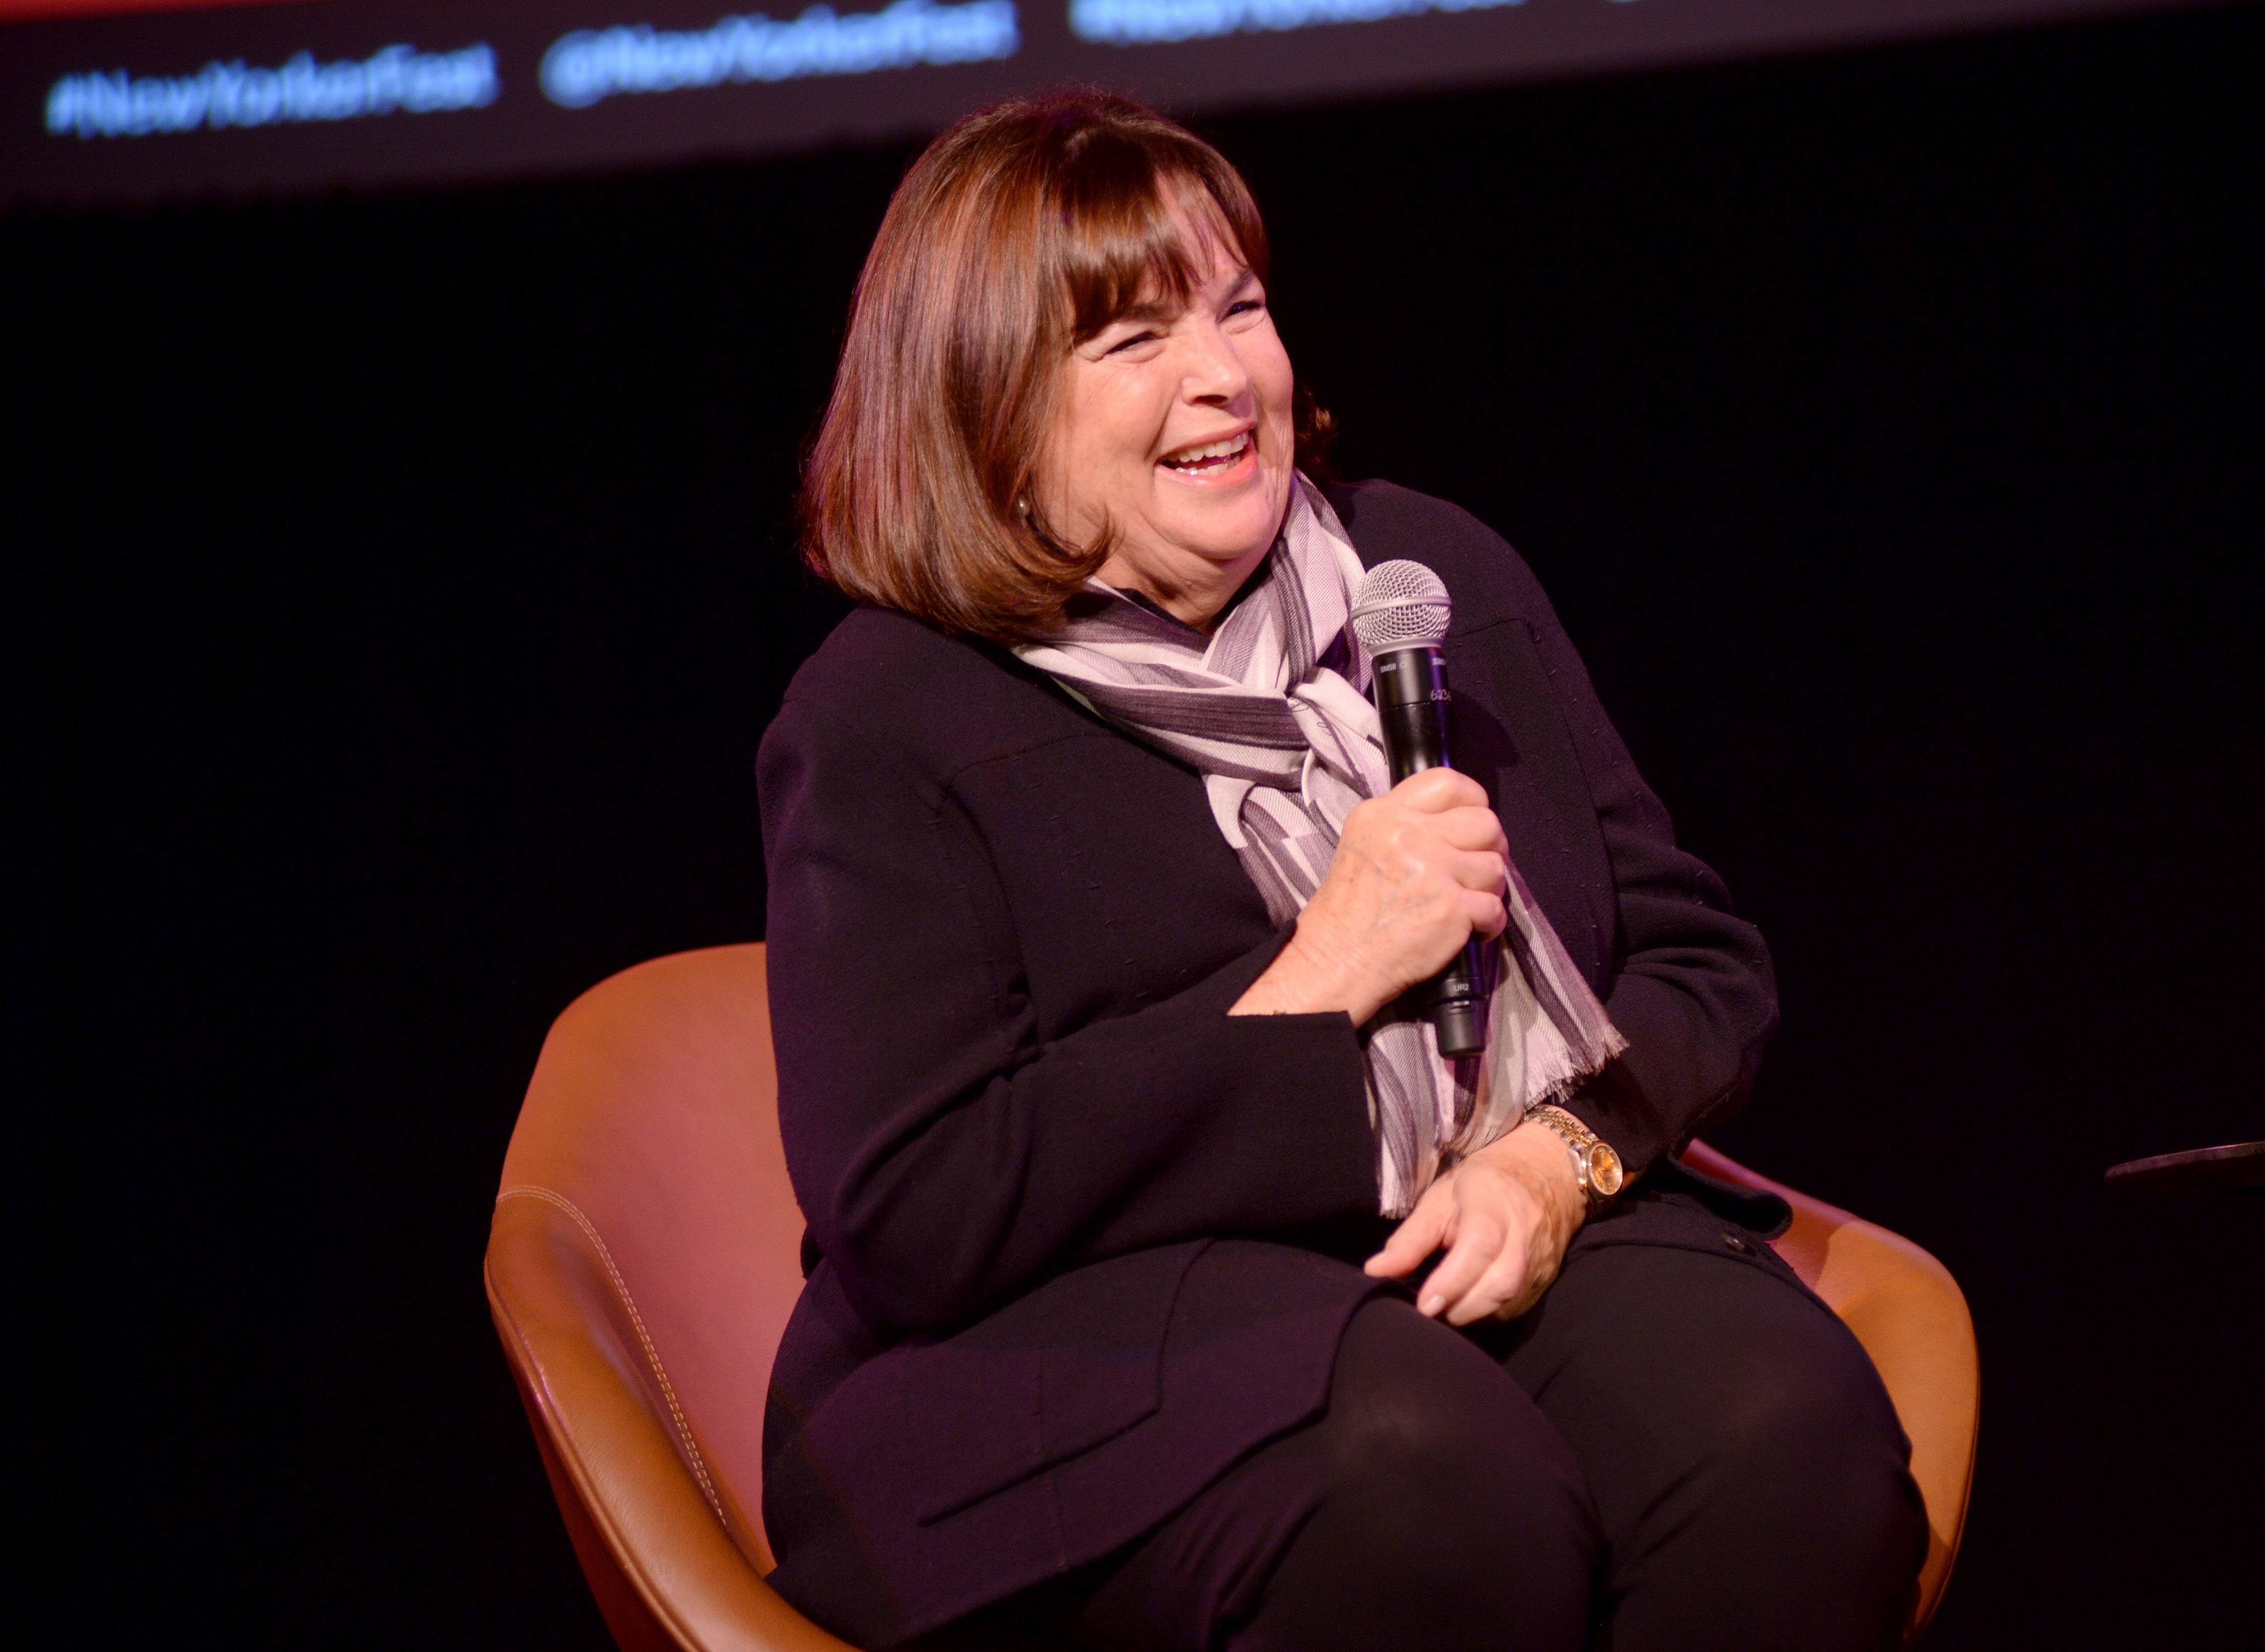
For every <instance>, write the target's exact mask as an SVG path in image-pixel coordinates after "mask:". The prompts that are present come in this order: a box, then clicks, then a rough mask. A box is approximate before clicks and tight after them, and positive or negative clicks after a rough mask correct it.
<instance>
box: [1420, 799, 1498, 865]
mask: <svg viewBox="0 0 2265 1652" xmlns="http://www.w3.org/2000/svg"><path fill="white" fill-rule="evenodd" d="M1425 819H1427V820H1428V821H1429V822H1430V823H1431V829H1432V830H1433V831H1434V832H1436V833H1438V836H1439V840H1440V841H1441V842H1443V843H1446V844H1449V845H1451V846H1453V848H1459V849H1474V850H1480V851H1483V852H1484V853H1486V854H1489V855H1508V854H1509V853H1510V840H1509V839H1507V838H1505V837H1504V836H1503V834H1502V821H1501V819H1500V818H1499V817H1498V816H1497V815H1496V813H1495V811H1493V810H1492V809H1490V808H1488V807H1487V806H1486V805H1485V804H1480V805H1479V806H1477V807H1476V808H1461V809H1449V810H1446V811H1442V812H1441V813H1438V814H1436V815H1429V816H1426V817H1425Z"/></svg>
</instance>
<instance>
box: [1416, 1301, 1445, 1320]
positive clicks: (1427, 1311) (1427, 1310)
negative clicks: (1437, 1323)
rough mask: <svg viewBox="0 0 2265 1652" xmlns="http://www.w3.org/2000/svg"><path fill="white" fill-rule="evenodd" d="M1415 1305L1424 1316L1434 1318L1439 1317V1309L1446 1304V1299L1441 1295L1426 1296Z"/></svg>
mask: <svg viewBox="0 0 2265 1652" xmlns="http://www.w3.org/2000/svg"><path fill="white" fill-rule="evenodd" d="M1416 1306H1417V1312H1418V1313H1420V1314H1423V1315H1424V1318H1426V1319H1431V1320H1436V1319H1438V1317H1439V1310H1440V1309H1441V1308H1444V1307H1446V1306H1447V1299H1446V1298H1445V1297H1443V1296H1427V1297H1425V1298H1424V1299H1423V1300H1422V1301H1421V1302H1419V1303H1417V1305H1416Z"/></svg>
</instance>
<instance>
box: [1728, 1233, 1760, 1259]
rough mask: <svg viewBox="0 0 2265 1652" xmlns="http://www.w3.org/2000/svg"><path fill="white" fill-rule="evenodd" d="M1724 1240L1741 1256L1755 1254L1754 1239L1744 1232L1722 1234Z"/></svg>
mask: <svg viewBox="0 0 2265 1652" xmlns="http://www.w3.org/2000/svg"><path fill="white" fill-rule="evenodd" d="M1722 1242H1723V1243H1724V1244H1726V1245H1728V1246H1729V1247H1730V1248H1731V1249H1732V1250H1735V1251H1737V1253H1738V1255H1741V1256H1751V1255H1753V1254H1754V1241H1752V1240H1751V1239H1748V1238H1747V1237H1746V1236H1745V1235H1744V1234H1723V1235H1722Z"/></svg>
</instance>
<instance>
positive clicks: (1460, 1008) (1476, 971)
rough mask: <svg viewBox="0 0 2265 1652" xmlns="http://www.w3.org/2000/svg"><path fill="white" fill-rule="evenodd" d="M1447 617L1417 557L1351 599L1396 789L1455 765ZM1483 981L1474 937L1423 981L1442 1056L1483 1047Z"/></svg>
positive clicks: (1439, 586) (1372, 576)
mask: <svg viewBox="0 0 2265 1652" xmlns="http://www.w3.org/2000/svg"><path fill="white" fill-rule="evenodd" d="M1452 617H1453V605H1452V604H1451V603H1450V602H1449V600H1448V598H1447V587H1446V585H1445V584H1443V583H1442V582H1441V581H1440V579H1439V576H1438V574H1436V573H1433V572H1432V571H1431V570H1430V569H1429V568H1426V567H1425V566H1424V564H1422V563H1419V562H1380V563H1379V564H1376V566H1375V567H1373V568H1371V569H1370V570H1369V571H1368V577H1367V578H1366V579H1363V580H1362V581H1361V582H1360V590H1359V591H1358V593H1356V594H1355V595H1354V597H1353V602H1352V630H1353V636H1354V637H1356V638H1357V639H1358V641H1359V643H1360V646H1361V651H1362V652H1363V653H1365V654H1366V655H1367V656H1368V662H1369V669H1370V671H1371V673H1373V676H1374V678H1375V689H1374V692H1375V695H1376V713H1377V717H1378V719H1379V720H1380V722H1381V723H1382V724H1383V725H1384V754H1385V759H1386V761H1387V762H1389V763H1390V764H1391V766H1392V781H1393V785H1394V787H1395V790H1396V789H1397V788H1398V787H1400V786H1401V785H1402V784H1404V783H1405V782H1407V781H1408V780H1409V778H1410V777H1411V776H1414V775H1420V774H1424V773H1425V772H1427V771H1430V770H1433V769H1444V768H1453V757H1452V756H1451V755H1450V753H1449V749H1448V744H1447V706H1448V703H1449V698H1450V696H1449V695H1448V693H1447V665H1446V659H1445V658H1444V657H1443V656H1442V655H1441V653H1440V651H1439V644H1440V643H1441V641H1442V640H1443V639H1445V637H1446V635H1447V622H1448V620H1449V619H1450V618H1452ZM1466 783H1467V784H1468V785H1469V786H1470V790H1472V791H1474V792H1477V793H1478V804H1479V806H1481V807H1484V806H1485V803H1486V794H1485V793H1484V792H1483V791H1481V790H1480V789H1479V788H1478V786H1477V785H1476V784H1475V782H1466ZM1489 819H1490V820H1491V819H1492V811H1489ZM1495 842H1496V844H1497V846H1498V848H1497V853H1499V854H1505V855H1506V853H1507V850H1508V847H1509V846H1508V845H1507V844H1506V843H1504V842H1503V841H1502V832H1501V827H1500V826H1499V825H1498V824H1497V826H1496V828H1495ZM1503 877H1504V867H1502V866H1497V868H1496V869H1495V870H1494V877H1493V880H1492V882H1491V884H1489V888H1491V889H1493V890H1497V891H1498V890H1500V889H1501V888H1502V886H1503ZM1499 905H1500V903H1499V901H1497V908H1498V907H1499ZM1473 927H1474V928H1475V929H1476V928H1477V926H1475V925H1474V926H1473ZM1501 928H1502V926H1501V923H1500V922H1499V921H1497V922H1496V923H1495V925H1494V926H1493V927H1492V928H1490V929H1486V930H1482V931H1479V934H1483V935H1486V936H1488V937H1489V938H1491V937H1492V936H1493V935H1497V934H1499V933H1500V932H1501ZM1483 979H1485V977H1484V975H1483V973H1482V970H1481V967H1480V963H1479V952H1478V935H1473V936H1472V937H1471V938H1470V939H1469V940H1467V941H1466V942H1464V943H1463V947H1462V950H1461V953H1460V956H1459V957H1455V958H1453V959H1452V960H1450V961H1449V962H1448V964H1447V966H1446V968H1445V969H1443V970H1441V971H1440V972H1439V973H1438V974H1437V975H1436V976H1434V977H1432V978H1431V980H1430V981H1429V982H1427V983H1426V984H1425V985H1424V988H1423V991H1424V1013H1425V1014H1427V1015H1430V1017H1431V1027H1432V1030H1433V1031H1434V1032H1436V1033H1437V1034H1438V1040H1439V1053H1440V1054H1441V1055H1445V1056H1461V1055H1476V1054H1478V1053H1479V1052H1481V1051H1482V1050H1484V1049H1485V1048H1486V1001H1484V1000H1483V999H1482V998H1481V997H1480V996H1479V991H1478V986H1479V983H1480V982H1481V981H1482V980H1483Z"/></svg>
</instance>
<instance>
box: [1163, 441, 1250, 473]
mask: <svg viewBox="0 0 2265 1652" xmlns="http://www.w3.org/2000/svg"><path fill="white" fill-rule="evenodd" d="M1250 447H1251V443H1250V433H1249V431H1247V430H1246V431H1244V432H1242V433H1241V434H1239V435H1234V436H1229V437H1227V439H1226V440H1224V441H1206V442H1199V443H1198V444H1197V445H1196V446H1194V447H1192V448H1176V449H1174V450H1173V451H1172V452H1170V453H1168V454H1166V455H1164V456H1163V457H1162V459H1161V460H1159V461H1157V462H1158V463H1160V464H1162V466H1163V467H1164V468H1165V469H1168V470H1174V471H1177V472H1178V473H1179V474H1180V475H1181V476H1183V477H1213V476H1217V475H1219V474H1220V472H1221V471H1223V470H1228V469H1233V468H1234V466H1235V465H1236V464H1238V463H1240V462H1242V458H1243V455H1246V454H1248V453H1249V451H1250Z"/></svg>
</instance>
